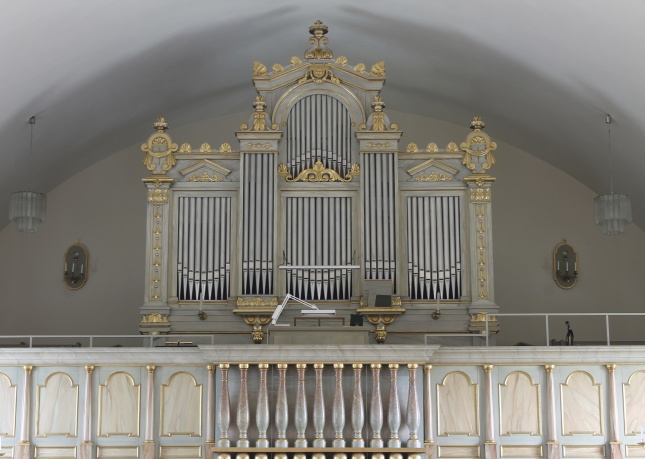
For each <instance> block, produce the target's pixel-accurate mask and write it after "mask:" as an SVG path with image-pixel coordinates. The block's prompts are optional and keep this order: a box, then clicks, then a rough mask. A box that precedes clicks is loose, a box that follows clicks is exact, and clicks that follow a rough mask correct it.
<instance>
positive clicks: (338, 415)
mask: <svg viewBox="0 0 645 459" xmlns="http://www.w3.org/2000/svg"><path fill="white" fill-rule="evenodd" d="M343 366H344V365H343V364H342V363H335V364H334V371H335V373H336V390H335V391H334V403H333V408H332V424H333V426H334V441H333V443H332V445H333V446H334V447H335V448H344V447H345V440H344V439H343V428H344V427H345V402H344V400H343Z"/></svg>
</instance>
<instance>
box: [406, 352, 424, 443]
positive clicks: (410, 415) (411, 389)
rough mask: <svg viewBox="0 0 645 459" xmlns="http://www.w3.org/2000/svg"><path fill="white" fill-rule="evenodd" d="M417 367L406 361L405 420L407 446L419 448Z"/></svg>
mask: <svg viewBox="0 0 645 459" xmlns="http://www.w3.org/2000/svg"><path fill="white" fill-rule="evenodd" d="M417 368H419V365H418V364H416V363H408V379H409V386H408V409H407V418H406V422H407V424H408V430H409V431H410V437H409V438H408V448H421V440H419V434H418V433H417V432H418V430H419V399H418V397H417Z"/></svg>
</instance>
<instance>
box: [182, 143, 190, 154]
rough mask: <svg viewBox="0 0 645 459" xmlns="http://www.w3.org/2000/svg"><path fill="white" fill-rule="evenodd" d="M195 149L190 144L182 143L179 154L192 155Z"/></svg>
mask: <svg viewBox="0 0 645 459" xmlns="http://www.w3.org/2000/svg"><path fill="white" fill-rule="evenodd" d="M192 152H193V148H192V147H191V146H190V144H189V143H182V144H181V147H179V153H192Z"/></svg>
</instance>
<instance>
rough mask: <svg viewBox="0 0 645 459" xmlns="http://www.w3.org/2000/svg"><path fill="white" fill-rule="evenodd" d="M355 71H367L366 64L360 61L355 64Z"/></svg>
mask: <svg viewBox="0 0 645 459" xmlns="http://www.w3.org/2000/svg"><path fill="white" fill-rule="evenodd" d="M354 72H358V73H363V72H365V64H362V63H359V64H356V65H355V66H354Z"/></svg>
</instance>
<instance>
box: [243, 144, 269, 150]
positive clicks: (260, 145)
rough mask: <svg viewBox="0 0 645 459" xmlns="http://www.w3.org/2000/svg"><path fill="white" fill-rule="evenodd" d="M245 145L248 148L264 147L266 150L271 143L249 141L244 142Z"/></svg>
mask: <svg viewBox="0 0 645 459" xmlns="http://www.w3.org/2000/svg"><path fill="white" fill-rule="evenodd" d="M246 146H247V148H248V149H249V150H255V149H261V148H264V149H265V150H268V149H269V148H271V144H270V143H269V142H265V143H251V142H249V143H247V144H246Z"/></svg>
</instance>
